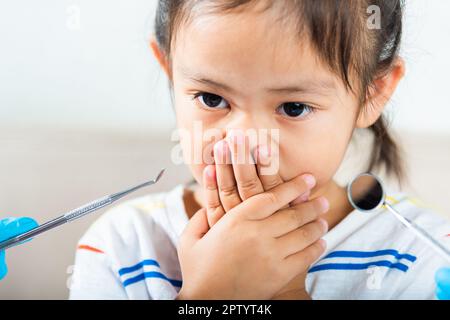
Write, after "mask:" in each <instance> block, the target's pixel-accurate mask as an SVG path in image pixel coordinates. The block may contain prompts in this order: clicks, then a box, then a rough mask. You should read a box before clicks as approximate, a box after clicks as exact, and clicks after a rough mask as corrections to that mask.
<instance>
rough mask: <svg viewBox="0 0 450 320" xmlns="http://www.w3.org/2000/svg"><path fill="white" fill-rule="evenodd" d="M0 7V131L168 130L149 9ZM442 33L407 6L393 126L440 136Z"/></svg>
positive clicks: (449, 5)
mask: <svg viewBox="0 0 450 320" xmlns="http://www.w3.org/2000/svg"><path fill="white" fill-rule="evenodd" d="M0 3H1V6H0V9H1V10H0V39H1V44H0V45H1V50H0V70H1V72H0V106H1V108H0V125H9V126H18V125H19V126H25V125H32V126H35V125H44V126H47V125H50V126H53V125H55V124H58V125H60V126H64V127H67V126H70V127H75V128H80V127H83V128H88V127H89V128H112V129H120V130H135V129H140V130H141V129H145V130H147V129H150V130H155V131H161V130H167V128H171V127H173V126H174V117H173V113H172V109H171V107H170V101H169V96H168V94H167V88H166V87H167V86H166V79H165V77H164V74H163V73H162V72H161V71H160V70H159V69H158V66H157V64H156V62H155V61H154V59H153V58H152V56H151V52H150V50H149V47H148V39H149V36H150V34H151V25H152V19H153V13H154V10H155V8H156V3H157V1H156V0H128V1H121V0H95V1H92V0H79V1H67V0H40V1H33V0H15V1H6V0H1V2H0ZM77 15H78V16H79V19H76V16H77ZM74 17H75V18H74ZM76 20H79V27H77V25H76V23H75V22H76ZM74 21H75V22H74ZM449 34H450V2H449V1H446V0H432V1H421V0H410V1H407V5H406V13H405V36H404V39H403V40H404V42H403V44H404V45H403V50H402V55H403V56H404V58H405V60H406V61H407V67H408V70H407V74H406V78H405V80H404V81H403V82H402V84H401V85H400V88H399V89H398V91H397V93H396V94H395V97H394V99H393V103H394V107H395V108H394V109H393V112H392V114H393V116H394V118H395V121H394V126H395V127H397V128H402V129H403V128H406V129H412V130H414V131H417V130H420V131H434V132H446V133H450V125H449V120H448V119H449V118H450V108H449V103H448V94H449V90H448V83H449V81H448V73H449V70H450V60H449V59H448V57H449V56H450V41H449V40H448V35H449ZM425 119H426V120H425Z"/></svg>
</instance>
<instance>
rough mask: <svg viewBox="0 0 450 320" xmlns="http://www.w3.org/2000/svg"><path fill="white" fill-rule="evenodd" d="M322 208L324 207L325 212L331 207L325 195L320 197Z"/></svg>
mask: <svg viewBox="0 0 450 320" xmlns="http://www.w3.org/2000/svg"><path fill="white" fill-rule="evenodd" d="M319 199H320V200H319V201H320V208H321V209H322V213H325V212H327V211H328V209H330V203H329V202H328V200H327V199H326V198H325V197H320V198H319Z"/></svg>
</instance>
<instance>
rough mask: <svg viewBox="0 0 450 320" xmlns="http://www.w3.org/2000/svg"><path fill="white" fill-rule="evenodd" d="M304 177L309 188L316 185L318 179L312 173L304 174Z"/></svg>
mask: <svg viewBox="0 0 450 320" xmlns="http://www.w3.org/2000/svg"><path fill="white" fill-rule="evenodd" d="M302 178H303V181H305V183H306V184H307V186H308V188H309V189H312V188H314V186H315V185H316V179H315V178H314V177H313V176H312V175H310V174H304V175H303V176H302Z"/></svg>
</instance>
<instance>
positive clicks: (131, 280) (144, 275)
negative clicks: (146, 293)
mask: <svg viewBox="0 0 450 320" xmlns="http://www.w3.org/2000/svg"><path fill="white" fill-rule="evenodd" d="M144 266H155V267H158V268H160V265H159V263H158V261H156V260H153V259H146V260H142V261H141V262H139V263H137V264H135V265H133V266H131V267H125V268H121V269H119V271H118V273H119V276H123V275H125V274H128V273H131V272H134V271H137V270H139V269H142V268H143V267H144ZM147 278H159V279H163V280H166V281H168V282H170V284H172V285H173V286H175V287H180V288H181V284H182V281H181V280H175V279H169V278H168V277H166V276H165V275H164V274H162V273H161V272H158V271H149V272H143V273H140V274H138V275H136V276H134V277H131V278H128V279H126V280H125V281H123V286H124V287H126V286H129V285H130V284H133V283H136V282H139V281H142V280H145V279H147Z"/></svg>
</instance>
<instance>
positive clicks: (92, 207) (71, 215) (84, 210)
mask: <svg viewBox="0 0 450 320" xmlns="http://www.w3.org/2000/svg"><path fill="white" fill-rule="evenodd" d="M164 170H165V169H162V170H161V171H160V172H159V174H158V176H157V177H156V178H155V179H153V180H150V181H147V182H145V183H142V184H140V185H138V186H135V187H132V188H129V189H127V190H124V191H121V192H117V193H114V194H111V195H109V196H105V197H102V198H100V199H97V200H94V201H92V202H89V203H87V204H85V205H83V206H81V207H79V208H77V209H74V210H71V211H69V212H67V213H65V214H63V215H62V216H59V217H57V218H55V219H53V220H50V221H48V222H46V223H44V224H41V225H40V226H37V227H35V228H33V229H31V230H29V231H27V232H25V233H22V234H19V235H17V236H14V237H12V238H9V239H7V240H5V241H2V242H0V250H4V249H7V248H9V247H12V246H14V245H16V244H18V243H20V242H22V241H25V240H28V239H30V238H32V237H35V236H37V235H38V234H41V233H43V232H46V231H48V230H51V229H53V228H56V227H58V226H60V225H62V224H65V223H66V222H72V221H74V220H77V219H79V218H81V217H83V216H85V215H87V214H89V213H91V212H94V211H96V210H98V209H100V208H103V207H105V206H108V205H110V204H112V203H113V202H115V201H117V200H119V199H121V198H123V197H124V196H126V195H128V194H130V193H132V192H134V191H136V190H138V189H141V188H143V187H147V186H151V185H152V184H155V183H156V182H158V180H159V179H160V178H161V176H162V175H163V173H164Z"/></svg>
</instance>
